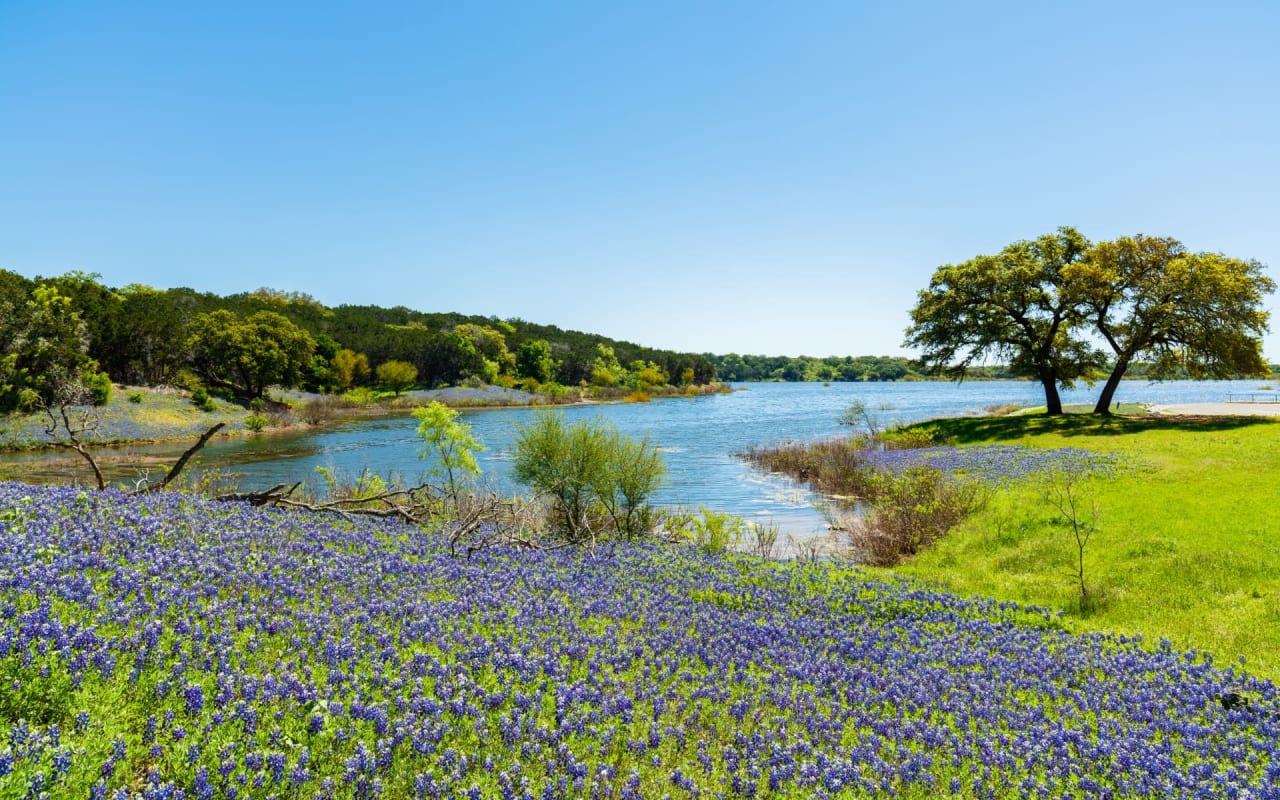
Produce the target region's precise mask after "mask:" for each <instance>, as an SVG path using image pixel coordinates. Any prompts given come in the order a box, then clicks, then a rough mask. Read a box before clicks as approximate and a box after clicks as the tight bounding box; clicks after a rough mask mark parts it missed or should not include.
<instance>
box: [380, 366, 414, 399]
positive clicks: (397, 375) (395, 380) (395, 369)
mask: <svg viewBox="0 0 1280 800" xmlns="http://www.w3.org/2000/svg"><path fill="white" fill-rule="evenodd" d="M376 374H377V376H378V383H381V384H382V385H383V386H385V387H387V388H388V389H390V390H391V391H393V392H395V393H396V397H399V396H400V393H401V392H403V391H404V390H406V389H409V388H411V387H412V386H413V384H414V381H416V380H418V368H417V367H415V366H414V365H412V364H410V363H408V362H407V361H396V360H395V359H392V360H391V361H386V362H384V363H382V364H379V365H378V369H377V370H376Z"/></svg>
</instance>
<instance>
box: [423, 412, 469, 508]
mask: <svg viewBox="0 0 1280 800" xmlns="http://www.w3.org/2000/svg"><path fill="white" fill-rule="evenodd" d="M413 416H414V418H416V419H417V420H418V438H419V439H421V440H422V443H423V445H424V448H423V451H422V458H423V459H428V458H429V459H433V460H434V461H435V465H434V466H433V467H432V468H431V469H430V470H429V473H430V474H432V475H435V476H438V477H441V478H443V479H444V481H445V489H446V491H447V492H448V494H449V497H450V498H452V499H453V500H455V501H457V500H458V499H459V498H458V495H459V491H460V489H461V488H462V487H461V484H462V482H463V481H464V480H467V479H470V478H474V477H475V476H476V475H479V474H480V465H479V464H478V463H477V462H476V453H477V452H479V451H481V450H484V445H482V444H480V442H478V441H476V438H475V436H473V435H472V433H471V426H470V425H468V424H466V423H465V422H459V421H458V412H457V411H454V410H453V409H452V408H449V407H448V406H446V405H445V404H443V403H437V402H431V403H428V404H427V405H425V406H422V407H421V408H415V409H414V410H413Z"/></svg>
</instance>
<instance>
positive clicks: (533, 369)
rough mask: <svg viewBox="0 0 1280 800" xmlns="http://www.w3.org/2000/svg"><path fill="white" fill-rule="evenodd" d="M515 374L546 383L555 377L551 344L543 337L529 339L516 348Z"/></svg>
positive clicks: (554, 362) (554, 363)
mask: <svg viewBox="0 0 1280 800" xmlns="http://www.w3.org/2000/svg"><path fill="white" fill-rule="evenodd" d="M515 358H516V374H517V375H519V376H520V377H522V378H529V379H531V380H533V381H536V382H537V383H547V382H549V381H552V380H554V379H555V377H556V361H555V359H554V358H553V357H552V355H551V345H550V344H549V343H548V342H547V341H546V340H545V339H530V340H528V341H526V342H522V343H521V344H520V346H519V347H517V348H516V356H515Z"/></svg>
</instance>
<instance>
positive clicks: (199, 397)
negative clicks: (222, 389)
mask: <svg viewBox="0 0 1280 800" xmlns="http://www.w3.org/2000/svg"><path fill="white" fill-rule="evenodd" d="M191 402H192V403H193V404H195V405H196V406H199V407H201V408H203V407H204V404H205V403H207V402H209V390H208V389H206V388H204V387H203V386H197V387H196V388H194V389H192V390H191Z"/></svg>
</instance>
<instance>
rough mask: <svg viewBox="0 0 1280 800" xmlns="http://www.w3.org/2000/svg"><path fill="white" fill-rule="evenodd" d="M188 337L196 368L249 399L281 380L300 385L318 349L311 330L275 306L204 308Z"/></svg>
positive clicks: (213, 382) (206, 377) (210, 381)
mask: <svg viewBox="0 0 1280 800" xmlns="http://www.w3.org/2000/svg"><path fill="white" fill-rule="evenodd" d="M187 343H188V347H189V348H190V349H191V361H192V366H193V368H194V369H195V371H196V374H198V375H199V376H200V377H201V378H202V379H203V380H204V381H205V382H206V383H208V384H210V385H211V386H222V387H225V388H228V389H231V390H232V391H234V392H235V393H236V394H237V395H239V396H241V397H243V398H245V399H253V398H255V397H262V396H263V395H264V394H265V393H266V391H267V388H268V387H269V386H273V385H276V384H279V385H281V386H296V385H297V384H298V383H299V382H300V381H301V380H302V375H303V369H304V368H306V367H307V366H309V365H310V364H311V354H312V353H313V352H315V349H316V342H315V339H313V338H312V337H311V334H309V333H307V332H306V331H305V330H303V329H302V328H300V327H298V326H297V325H295V324H293V323H292V322H290V321H289V319H288V318H286V317H284V316H281V315H280V314H277V313H275V312H274V311H259V312H257V313H256V314H251V315H249V316H248V317H245V318H241V317H240V316H239V315H237V314H235V313H234V312H231V311H226V310H219V311H212V312H210V313H208V314H201V315H200V316H199V317H196V319H195V320H194V321H193V322H192V323H191V328H190V336H189V338H188V340H187Z"/></svg>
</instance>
